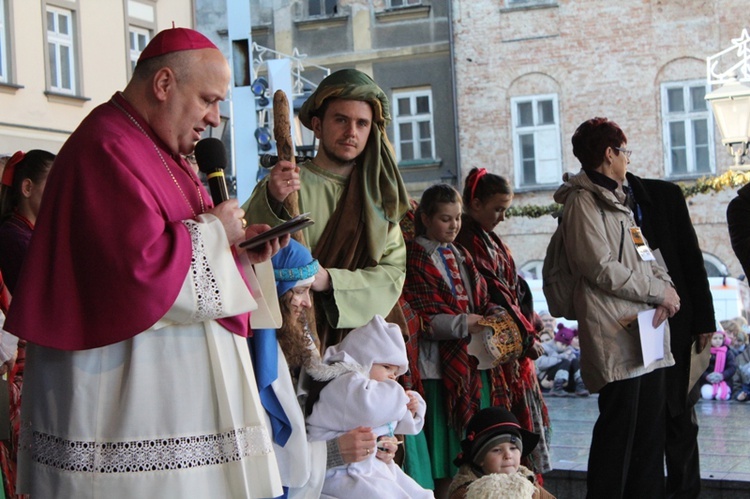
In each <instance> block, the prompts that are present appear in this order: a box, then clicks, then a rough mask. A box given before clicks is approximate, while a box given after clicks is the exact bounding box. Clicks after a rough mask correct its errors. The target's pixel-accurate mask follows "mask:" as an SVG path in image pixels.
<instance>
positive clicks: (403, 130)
mask: <svg viewBox="0 0 750 499" xmlns="http://www.w3.org/2000/svg"><path fill="white" fill-rule="evenodd" d="M392 102H395V103H396V106H395V112H394V116H393V134H394V142H395V144H396V158H397V159H398V161H399V162H402V161H404V162H409V161H414V162H420V161H427V160H432V159H434V158H435V134H434V131H433V118H432V90H431V89H429V88H428V89H420V90H394V91H393V101H392Z"/></svg>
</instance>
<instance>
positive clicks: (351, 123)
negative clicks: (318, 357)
mask: <svg viewBox="0 0 750 499" xmlns="http://www.w3.org/2000/svg"><path fill="white" fill-rule="evenodd" d="M299 117H300V121H301V122H302V124H303V125H305V126H306V127H307V128H309V129H311V130H312V131H313V132H314V133H315V137H316V138H317V139H318V140H319V148H318V152H317V154H316V156H315V158H313V159H311V160H309V161H306V162H304V163H302V164H300V165H299V166H297V167H295V166H294V165H292V164H291V163H289V162H286V161H280V162H279V163H278V164H277V165H276V166H275V167H274V168H273V169H272V170H271V173H270V174H269V175H268V176H267V177H266V178H265V179H263V180H262V181H261V182H260V183H258V185H257V186H256V187H255V190H254V191H253V194H252V196H251V197H250V201H249V203H248V204H247V206H246V208H247V210H246V211H247V213H248V216H249V217H251V218H252V221H253V223H267V224H270V225H278V224H280V223H282V222H283V221H285V220H288V219H289V218H290V214H289V213H288V211H287V210H286V209H285V208H284V204H283V203H284V200H285V199H286V198H287V196H289V195H290V194H291V193H293V192H295V191H298V192H299V208H300V212H302V213H308V212H309V213H310V217H311V218H312V219H313V220H314V221H315V225H313V226H311V227H309V228H307V229H305V230H304V238H305V241H306V243H307V244H308V245H309V246H310V248H311V249H312V252H313V256H315V257H316V258H317V259H318V260H319V261H320V264H321V268H320V271H319V272H318V275H317V276H316V278H315V282H314V284H313V286H312V289H313V291H315V292H316V294H315V300H316V304H317V312H318V335H319V337H320V340H321V351H322V350H324V349H325V348H326V347H327V346H330V345H332V344H335V343H338V342H339V341H340V340H341V338H343V336H344V335H345V334H346V333H347V332H348V330H350V329H352V328H355V327H359V326H362V325H364V324H366V323H367V322H368V321H369V320H370V319H372V317H373V316H374V315H375V314H379V315H382V316H383V317H388V316H389V314H391V312H392V311H395V312H396V315H398V312H400V308H399V307H398V305H397V302H398V298H399V296H400V295H401V288H402V286H403V283H404V276H405V266H406V248H405V245H404V240H403V237H402V234H401V230H400V228H399V225H398V222H399V221H400V219H401V217H402V216H403V215H404V214H405V213H406V211H407V209H408V195H407V192H406V188H405V187H404V183H403V180H402V179H401V174H400V173H399V171H398V165H397V164H396V160H395V158H394V154H393V149H392V146H391V144H390V143H389V141H388V137H387V136H386V133H385V126H386V124H387V122H388V121H389V120H390V113H389V103H388V98H387V97H386V95H385V93H383V91H382V90H381V89H380V88H379V87H378V86H377V85H376V84H375V82H374V81H373V80H372V79H371V78H370V77H369V76H367V75H366V74H364V73H362V72H360V71H357V70H355V69H344V70H341V71H337V72H335V73H333V74H331V75H330V76H328V77H327V78H325V79H324V80H323V81H322V82H321V84H320V86H319V87H318V88H317V90H316V91H315V92H314V93H313V94H312V95H311V96H310V98H309V99H308V100H307V101H306V102H305V104H304V105H303V106H302V109H301V111H300V116H299ZM401 317H403V316H401ZM390 320H391V321H393V322H397V323H398V322H401V323H403V321H399V320H398V318H397V317H394V316H393V315H391V316H390Z"/></svg>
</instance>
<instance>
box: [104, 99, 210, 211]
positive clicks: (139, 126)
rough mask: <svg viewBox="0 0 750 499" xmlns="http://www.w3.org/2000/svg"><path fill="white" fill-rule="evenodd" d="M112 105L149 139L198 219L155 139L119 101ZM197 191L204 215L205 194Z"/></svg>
mask: <svg viewBox="0 0 750 499" xmlns="http://www.w3.org/2000/svg"><path fill="white" fill-rule="evenodd" d="M112 103H113V104H114V105H115V107H117V109H119V110H120V111H122V112H123V113H125V116H127V117H128V118H129V119H130V121H131V122H132V123H133V124H134V125H135V126H136V128H138V130H140V131H141V133H143V135H145V136H146V138H148V140H149V141H150V142H151V144H152V145H153V146H154V150H155V151H156V154H158V155H159V159H161V163H162V164H163V165H164V168H166V169H167V172H168V173H169V176H170V177H172V181H173V182H174V185H176V186H177V189H178V190H179V191H180V194H182V199H184V200H185V203H187V205H188V208H190V212H191V213H192V214H193V218H196V217H197V216H198V215H197V214H196V213H195V210H194V209H193V205H192V204H191V203H190V200H189V199H188V197H187V196H186V195H185V191H183V190H182V186H181V185H180V183H179V182H178V181H177V178H175V176H174V173H172V169H171V168H170V167H169V165H168V164H167V161H166V160H165V159H164V156H163V155H162V154H161V151H160V150H159V146H157V145H156V142H154V139H152V138H151V136H150V135H149V134H148V133H147V132H146V130H144V129H143V127H142V126H141V124H140V123H138V121H137V120H136V119H135V117H133V115H131V114H130V113H129V112H128V111H127V110H126V109H125V108H124V107H122V106H121V105H120V104H119V103H118V102H117V101H115V100H113V101H112ZM187 173H188V175H190V180H192V181H193V183H194V184H195V182H196V180H195V178H194V177H193V174H192V173H191V172H187ZM195 190H196V191H198V198H199V199H200V203H201V213H203V212H205V211H206V207H205V205H204V203H203V194H201V190H200V188H198V186H197V184H196V185H195Z"/></svg>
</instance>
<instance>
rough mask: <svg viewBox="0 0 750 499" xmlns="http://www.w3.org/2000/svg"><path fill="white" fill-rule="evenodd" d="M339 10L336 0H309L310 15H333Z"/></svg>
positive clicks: (308, 9) (308, 11)
mask: <svg viewBox="0 0 750 499" xmlns="http://www.w3.org/2000/svg"><path fill="white" fill-rule="evenodd" d="M337 12H338V6H337V1H336V0H308V2H307V15H308V16H310V17H316V16H332V15H334V14H336V13H337Z"/></svg>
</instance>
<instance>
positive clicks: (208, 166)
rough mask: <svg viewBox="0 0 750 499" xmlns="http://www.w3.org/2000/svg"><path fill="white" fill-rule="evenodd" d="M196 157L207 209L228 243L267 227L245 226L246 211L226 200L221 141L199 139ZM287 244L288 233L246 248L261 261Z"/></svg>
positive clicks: (250, 236) (257, 232)
mask: <svg viewBox="0 0 750 499" xmlns="http://www.w3.org/2000/svg"><path fill="white" fill-rule="evenodd" d="M195 160H196V161H197V162H198V169H199V170H200V171H201V172H203V173H204V174H205V175H206V178H207V179H208V188H209V190H210V191H211V199H212V200H213V203H214V207H213V208H211V209H209V210H207V212H208V213H211V214H212V215H214V216H216V217H217V218H219V220H221V222H222V224H223V225H224V230H225V231H226V234H227V239H228V240H229V244H230V245H232V246H234V245H235V244H237V243H239V242H241V241H244V240H247V239H250V238H252V237H255V236H257V235H259V234H262V233H263V232H265V231H267V230H269V229H270V228H271V227H270V226H269V225H266V224H255V225H250V226H248V225H247V221H246V220H245V211H244V210H243V209H242V208H240V206H239V203H238V202H237V200H236V199H229V191H228V190H227V182H226V178H225V176H224V170H225V169H226V167H227V163H228V162H227V155H226V150H225V148H224V144H223V143H222V142H221V141H220V140H219V139H216V138H213V137H209V138H206V139H202V140H199V141H198V143H197V144H196V145H195ZM288 243H289V235H286V236H283V237H279V238H276V239H272V240H270V241H268V242H267V243H265V244H263V245H260V246H257V247H255V248H254V249H252V250H247V253H248V255H249V256H250V260H251V262H252V263H258V262H262V261H264V260H267V259H269V258H270V257H271V256H273V255H275V254H276V252H278V251H279V249H280V248H283V247H284V246H286V245H287V244H288Z"/></svg>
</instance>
